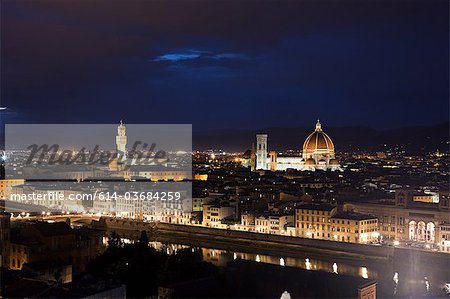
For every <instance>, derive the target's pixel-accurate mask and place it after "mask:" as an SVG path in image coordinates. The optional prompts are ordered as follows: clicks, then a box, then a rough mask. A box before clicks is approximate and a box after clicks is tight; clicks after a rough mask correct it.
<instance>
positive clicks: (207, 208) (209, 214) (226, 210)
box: [202, 201, 236, 227]
mask: <svg viewBox="0 0 450 299" xmlns="http://www.w3.org/2000/svg"><path fill="white" fill-rule="evenodd" d="M235 211H236V209H235V207H233V206H230V205H226V204H222V203H221V202H219V201H212V202H209V203H205V204H203V221H202V223H203V225H205V226H210V227H221V226H222V220H223V219H224V218H227V217H230V216H233V215H234V214H235Z"/></svg>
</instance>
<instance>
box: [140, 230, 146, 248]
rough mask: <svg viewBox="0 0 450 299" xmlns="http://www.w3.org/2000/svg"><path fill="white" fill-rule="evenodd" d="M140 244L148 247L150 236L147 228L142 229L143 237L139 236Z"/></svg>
mask: <svg viewBox="0 0 450 299" xmlns="http://www.w3.org/2000/svg"><path fill="white" fill-rule="evenodd" d="M139 245H141V247H148V237H147V232H146V231H145V230H143V231H141V237H140V238H139Z"/></svg>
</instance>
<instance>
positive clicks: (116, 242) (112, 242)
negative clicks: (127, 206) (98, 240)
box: [108, 231, 123, 250]
mask: <svg viewBox="0 0 450 299" xmlns="http://www.w3.org/2000/svg"><path fill="white" fill-rule="evenodd" d="M122 247H123V242H122V240H121V239H120V236H119V234H118V233H116V232H115V231H113V232H112V233H111V234H110V235H109V239H108V249H109V250H114V249H118V248H122Z"/></svg>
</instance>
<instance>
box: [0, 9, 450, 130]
mask: <svg viewBox="0 0 450 299" xmlns="http://www.w3.org/2000/svg"><path fill="white" fill-rule="evenodd" d="M1 4H2V7H1V27H2V28H1V30H2V36H1V38H2V40H1V50H2V53H1V55H2V56H1V75H2V76H1V106H2V107H7V109H6V110H2V111H0V113H1V117H2V120H1V121H2V123H5V122H6V123H117V122H118V121H119V120H120V119H124V121H125V123H150V124H151V123H192V124H193V129H194V131H200V130H208V129H219V128H225V129H239V128H242V129H244V128H245V129H249V128H251V129H257V128H264V127H269V126H290V127H293V126H304V125H309V126H311V127H312V128H313V127H314V124H315V120H316V119H317V118H320V119H321V121H322V123H323V124H324V125H325V126H347V125H366V126H371V127H373V128H396V127H402V126H410V125H432V124H436V123H439V122H444V121H448V115H449V102H448V90H449V89H448V80H449V77H448V71H449V69H448V65H449V60H448V57H449V56H448V51H449V40H448V24H449V22H448V11H449V8H448V1H418V2H413V1H358V2H349V1H347V2H342V1H330V2H326V1H314V2H313V1H310V2H306V1H273V2H272V1H231V0H227V1H207V2H206V1H205V2H204V1H198V0H195V1H186V0H185V1H125V0H123V1H116V2H113V1H97V2H95V1H62V0H58V1H33V2H31V1H30V2H28V1H23V0H21V1H8V0H4V1H2V3H1Z"/></svg>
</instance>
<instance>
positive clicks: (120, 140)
mask: <svg viewBox="0 0 450 299" xmlns="http://www.w3.org/2000/svg"><path fill="white" fill-rule="evenodd" d="M116 149H117V152H119V153H123V154H124V155H126V151H127V128H125V126H124V125H123V122H122V121H120V124H119V126H118V127H117V136H116Z"/></svg>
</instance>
